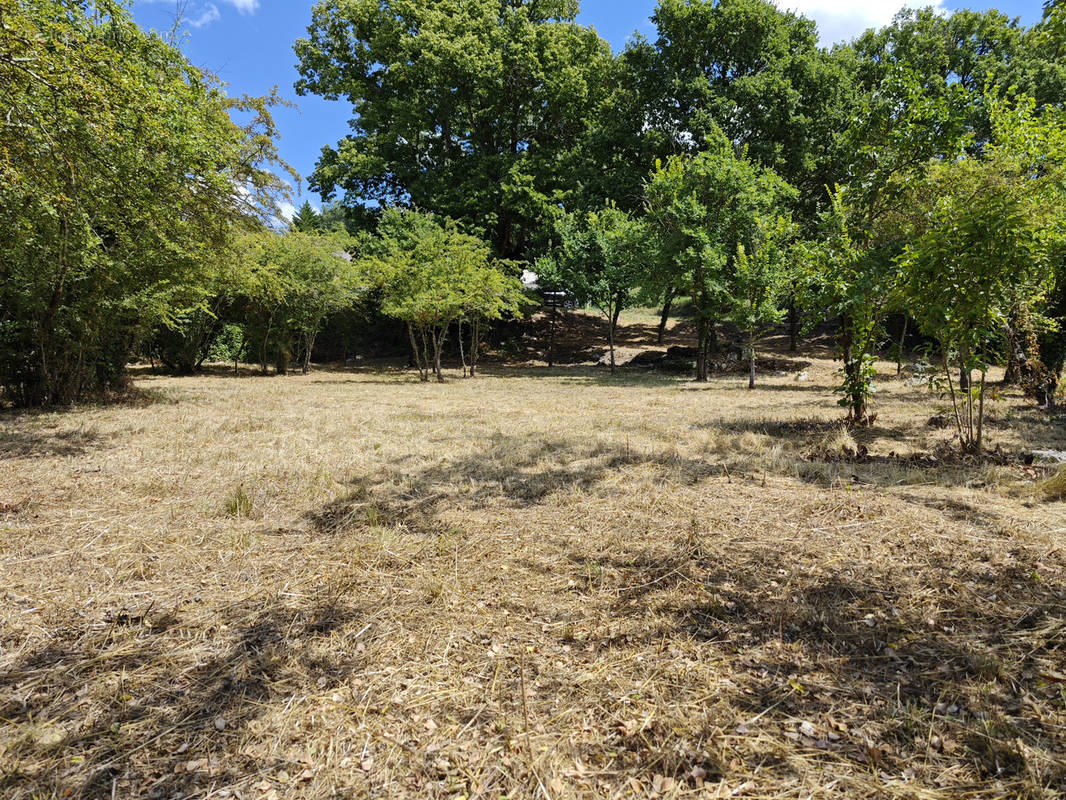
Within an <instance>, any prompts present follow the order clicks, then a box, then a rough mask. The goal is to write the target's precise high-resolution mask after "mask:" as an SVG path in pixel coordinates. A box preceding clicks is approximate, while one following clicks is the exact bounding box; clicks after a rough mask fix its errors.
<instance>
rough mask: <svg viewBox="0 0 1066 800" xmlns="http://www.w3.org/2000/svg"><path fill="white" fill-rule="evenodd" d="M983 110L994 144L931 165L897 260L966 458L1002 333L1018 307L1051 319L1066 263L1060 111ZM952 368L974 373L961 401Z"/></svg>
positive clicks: (1028, 104)
mask: <svg viewBox="0 0 1066 800" xmlns="http://www.w3.org/2000/svg"><path fill="white" fill-rule="evenodd" d="M987 102H988V107H989V109H990V119H991V123H992V132H993V139H992V142H991V143H990V144H989V146H988V147H987V148H986V150H985V152H984V153H983V154H982V155H981V157H980V158H977V157H969V158H962V159H956V160H953V161H947V162H938V163H935V164H933V165H932V166H931V167H930V170H929V173H928V176H927V178H926V179H925V180H924V181H922V182H916V183H915V185H914V186H913V187H912V191H913V203H914V205H915V207H916V208H918V209H920V213H919V214H918V215H917V217H916V219H915V224H914V226H913V230H912V232H911V233H912V237H911V241H910V242H909V244H908V245H907V248H906V250H905V251H904V253H903V254H902V256H901V258H900V263H901V264H902V265H903V267H904V271H905V276H906V279H907V281H906V286H907V294H908V299H909V302H910V304H911V307H912V309H913V310H914V313H915V315H916V316H917V318H918V320H919V322H920V323H921V325H922V327H923V329H924V330H925V332H926V333H928V334H929V335H931V336H935V337H936V338H937V339H938V340H939V341H940V342H941V345H942V357H943V363H944V367H945V372H946V373H947V379H948V387H949V391H950V394H951V398H952V406H953V409H954V411H955V421H956V428H957V432H958V435H959V439H960V443H961V446H962V447H963V449H964V450H966V451H968V452H980V451H981V449H982V446H983V420H984V399H985V386H986V376H987V371H988V367H989V365H990V364H992V363H995V361H996V360H998V359H999V358H1001V356H1002V353H1003V350H1004V345H1005V341H1004V332H1005V331H1006V330H1008V329H1009V323H1010V322H1011V321H1012V317H1013V316H1014V315H1015V314H1016V310H1017V309H1018V308H1021V309H1023V310H1024V311H1025V316H1028V315H1029V314H1030V313H1031V312H1037V313H1039V312H1040V311H1041V310H1043V309H1045V308H1046V309H1047V310H1050V311H1052V313H1055V312H1057V311H1058V310H1059V309H1058V304H1059V302H1060V297H1059V294H1058V293H1059V291H1060V290H1061V285H1060V284H1059V281H1060V280H1061V277H1062V276H1061V268H1062V263H1063V260H1064V257H1066V211H1064V210H1063V203H1062V201H1063V197H1064V191H1063V190H1064V188H1066V126H1064V125H1063V116H1062V112H1061V111H1057V110H1048V111H1046V112H1045V114H1043V115H1041V116H1037V115H1036V102H1035V100H1033V99H1032V98H1023V99H1022V100H1021V101H1020V102H1019V103H1017V104H1013V105H1012V104H1007V103H1005V102H1003V101H1002V100H1000V99H999V98H998V96H997V95H996V94H995V93H994V92H992V93H989V95H988V97H987ZM1049 297H1050V300H1051V302H1050V304H1047V303H1046V301H1047V300H1048V298H1049ZM1051 322H1052V325H1051V326H1049V327H1052V328H1057V324H1056V323H1057V321H1056V320H1052V321H1051ZM1054 355H1055V356H1057V355H1058V354H1057V353H1055V354H1054ZM952 362H955V363H956V364H957V365H958V366H959V367H961V369H962V373H963V375H964V376H966V377H967V378H968V376H969V375H970V374H971V373H972V372H973V371H974V370H976V371H977V372H978V373H979V374H980V379H979V381H978V382H976V384H974V383H973V382H971V381H970V380H966V385H965V386H960V392H961V396H960V393H957V392H956V391H955V386H954V384H953V383H952V380H951V372H952V370H951V368H950V367H951V364H952ZM1041 370H1042V371H1048V372H1051V373H1053V374H1049V375H1046V376H1044V377H1043V380H1044V381H1046V382H1050V383H1051V384H1052V385H1051V390H1050V392H1049V394H1051V395H1052V397H1053V395H1054V385H1055V384H1056V383H1057V376H1058V371H1059V370H1061V363H1059V364H1057V365H1055V366H1054V367H1053V368H1052V370H1048V369H1047V367H1046V365H1041Z"/></svg>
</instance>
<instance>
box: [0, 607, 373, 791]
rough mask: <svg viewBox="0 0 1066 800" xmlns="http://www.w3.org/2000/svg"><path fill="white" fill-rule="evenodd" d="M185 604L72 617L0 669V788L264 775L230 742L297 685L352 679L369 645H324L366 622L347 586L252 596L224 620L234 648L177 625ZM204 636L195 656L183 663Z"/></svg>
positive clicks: (107, 787) (115, 787)
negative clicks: (298, 595) (303, 598)
mask: <svg viewBox="0 0 1066 800" xmlns="http://www.w3.org/2000/svg"><path fill="white" fill-rule="evenodd" d="M182 616H183V612H180V611H178V612H171V613H157V614H155V615H153V614H152V613H151V610H148V611H147V612H144V613H133V612H128V611H125V610H123V611H121V612H117V613H112V614H110V615H106V616H105V617H104V618H103V619H100V620H92V619H85V618H84V615H81V616H78V617H73V618H72V619H73V622H72V624H70V625H67V626H61V627H58V628H57V629H56V632H55V634H54V636H53V638H52V640H51V641H49V642H48V643H46V644H43V645H41V646H39V647H38V648H36V649H34V650H32V651H30V652H28V653H25V654H23V655H22V656H21V657H20V658H18V660H17V661H15V662H14V663H12V664H10V665H9V666H8V667H7V668H6V669H4V671H3V672H0V730H3V729H5V728H6V729H7V735H6V736H5V739H6V741H5V742H4V744H5V748H6V752H4V753H3V755H4V761H5V762H6V765H7V767H6V769H5V770H3V771H2V772H0V795H3V796H5V797H43V796H48V797H71V798H82V799H83V800H95V798H100V797H113V796H124V795H125V796H129V795H133V794H136V795H138V796H142V795H143V796H152V797H178V796H180V797H185V796H191V795H193V794H196V793H198V792H202V791H204V790H205V787H206V786H207V785H210V784H212V783H220V782H229V783H230V784H231V785H232V784H234V783H239V782H240V781H242V780H247V779H249V776H255V775H257V774H260V771H261V770H262V769H263V767H264V764H263V763H260V760H257V758H256V757H254V756H252V755H250V754H248V753H246V752H243V751H242V752H239V753H238V752H235V751H236V750H237V745H238V744H239V743H240V742H242V741H244V740H245V739H246V737H247V736H248V732H249V726H250V725H252V724H253V722H254V721H255V720H256V719H257V718H258V717H259V716H260V715H261V714H262V713H263V712H264V710H265V709H266V708H267V704H268V703H270V702H271V701H276V700H278V698H279V697H281V696H283V695H285V694H286V693H288V692H289V690H290V687H291V686H292V685H294V684H297V685H299V684H307V683H308V682H310V683H312V684H314V685H317V686H318V687H319V688H320V689H321V688H326V689H328V688H330V687H331V686H336V685H339V684H340V683H342V682H344V681H345V680H346V679H347V677H348V676H349V675H350V674H351V673H352V672H353V670H355V669H357V668H358V667H359V665H360V661H361V658H362V657H361V656H360V655H359V654H358V653H355V652H346V651H345V650H343V649H341V650H338V649H335V648H331V649H330V650H329V651H328V655H322V650H321V648H316V647H314V645H315V642H316V641H318V640H323V639H325V638H327V637H329V636H330V635H331V634H332V633H333V632H334V631H337V630H339V629H342V628H352V627H354V626H356V625H359V626H362V624H363V623H364V621H365V620H366V619H367V618H368V617H369V616H370V610H369V609H368V608H366V607H363V606H360V605H355V604H351V603H349V602H348V601H346V600H345V599H344V598H343V597H341V596H337V597H332V598H329V599H326V600H322V601H318V602H314V603H311V602H307V603H304V604H302V605H293V604H292V601H291V600H290V601H288V602H283V601H282V598H281V597H274V598H272V599H271V600H269V601H268V600H267V599H266V598H259V599H258V600H249V601H246V602H245V603H243V604H240V605H235V606H232V607H229V608H227V609H226V613H225V615H224V616H222V618H221V619H222V621H223V622H224V623H225V625H224V627H223V629H225V627H227V626H228V627H229V628H230V629H231V632H230V633H229V634H228V636H226V639H227V640H228V642H229V644H228V650H219V649H217V647H214V646H212V645H209V644H203V645H201V644H199V643H195V642H194V643H190V642H186V641H184V640H183V638H182V637H181V636H180V635H175V629H178V628H180V627H181V625H182ZM198 647H202V648H203V649H202V650H199V651H197V652H195V660H194V663H193V666H192V667H191V668H189V669H185V670H182V671H180V672H176V671H175V669H174V665H175V664H181V663H189V661H190V653H189V652H188V651H189V649H190V648H193V649H195V648H198ZM213 647H214V649H213ZM20 732H21V734H20ZM12 733H13V734H14V735H12ZM149 750H150V751H151V752H150V754H149V753H148V752H147V751H149ZM227 751H228V754H227V755H226V757H225V758H224V759H223V758H220V757H219V755H218V754H220V753H224V752H227ZM264 758H268V757H264ZM268 760H269V758H268ZM71 764H74V765H75V768H73V769H71V768H69V766H70V765H71ZM267 766H270V767H278V768H280V765H277V764H273V763H270V764H267ZM290 769H291V766H290ZM120 782H121V786H123V787H125V788H119V787H120ZM116 792H117V795H116Z"/></svg>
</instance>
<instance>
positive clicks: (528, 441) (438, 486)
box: [307, 434, 728, 533]
mask: <svg viewBox="0 0 1066 800" xmlns="http://www.w3.org/2000/svg"><path fill="white" fill-rule="evenodd" d="M406 460H407V459H405V458H401V459H397V460H395V461H394V462H393V463H392V465H391V469H389V470H387V471H385V472H383V473H375V474H374V475H373V476H364V477H363V478H361V479H359V480H357V481H356V482H355V483H354V485H353V487H352V489H351V490H350V491H349V492H347V493H346V494H345V495H344V496H342V497H340V498H338V499H336V500H334V501H332V502H330V503H328V504H326V505H325V506H323V507H321V508H319V509H316V510H314V511H312V512H311V513H310V514H309V515H308V517H307V519H308V520H309V521H310V522H311V523H312V525H313V527H314V528H315V529H316V530H317V531H319V532H324V533H341V532H344V531H345V530H348V529H349V528H352V527H357V526H361V525H382V526H394V525H404V526H406V527H409V528H412V529H414V530H423V531H426V532H433V531H435V530H437V527H438V524H437V522H436V519H435V518H436V515H437V512H438V511H439V510H440V509H441V508H442V507H443V506H449V505H451V506H454V504H455V502H457V501H459V500H461V502H462V503H463V504H464V505H469V506H471V507H472V508H475V509H476V508H478V507H480V506H483V505H485V504H487V503H489V502H495V501H500V500H502V501H504V502H506V503H509V504H511V505H513V506H515V507H529V506H533V505H537V504H538V503H543V502H545V501H546V500H547V499H548V498H549V496H550V495H552V494H554V493H556V492H561V491H590V490H593V489H595V488H596V487H597V486H598V485H599V484H601V483H602V482H603V481H604V480H605V479H607V478H608V477H611V476H613V475H614V474H616V473H617V471H618V470H620V469H623V468H625V467H632V466H639V465H649V464H650V465H652V466H653V467H655V468H656V469H658V470H661V471H662V473H663V474H664V475H670V476H671V477H672V479H673V480H675V481H677V482H678V483H682V484H686V485H693V484H696V483H699V482H700V481H703V480H705V479H707V478H711V477H720V476H725V475H727V474H728V472H727V470H726V469H725V468H724V467H723V466H721V465H718V464H712V463H709V462H707V461H704V460H702V459H698V458H687V457H679V456H677V455H676V454H672V453H663V454H658V453H646V452H641V451H638V450H632V449H629V448H628V447H625V446H621V445H610V446H608V445H605V444H603V443H598V442H588V441H584V440H581V439H577V438H568V437H562V436H558V437H537V438H530V437H521V436H506V435H502V434H498V435H496V436H493V437H492V438H491V439H489V440H488V441H487V442H486V443H485V445H484V446H483V447H482V448H480V449H479V450H477V451H475V452H474V453H471V454H467V455H464V456H462V457H459V458H455V459H450V460H447V461H444V462H442V463H439V464H436V465H433V466H429V467H425V468H423V469H419V470H415V471H413V472H412V471H410V470H409V469H408V468H407V467H406V465H405V461H406Z"/></svg>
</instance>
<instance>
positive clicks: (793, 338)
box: [788, 295, 799, 353]
mask: <svg viewBox="0 0 1066 800" xmlns="http://www.w3.org/2000/svg"><path fill="white" fill-rule="evenodd" d="M798 349H799V309H798V308H796V296H795V295H791V296H790V297H789V298H788V352H790V353H795V352H796V351H797V350H798Z"/></svg>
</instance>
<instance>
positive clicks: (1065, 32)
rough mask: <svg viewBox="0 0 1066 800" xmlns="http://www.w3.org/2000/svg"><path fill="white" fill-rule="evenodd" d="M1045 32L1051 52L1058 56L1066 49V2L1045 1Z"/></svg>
mask: <svg viewBox="0 0 1066 800" xmlns="http://www.w3.org/2000/svg"><path fill="white" fill-rule="evenodd" d="M1043 27H1044V34H1045V41H1046V42H1047V43H1048V45H1049V49H1050V51H1051V53H1052V54H1053V55H1055V56H1057V57H1059V56H1062V54H1063V52H1064V51H1066V3H1064V2H1062V0H1047V2H1045V3H1044V26H1043Z"/></svg>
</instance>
